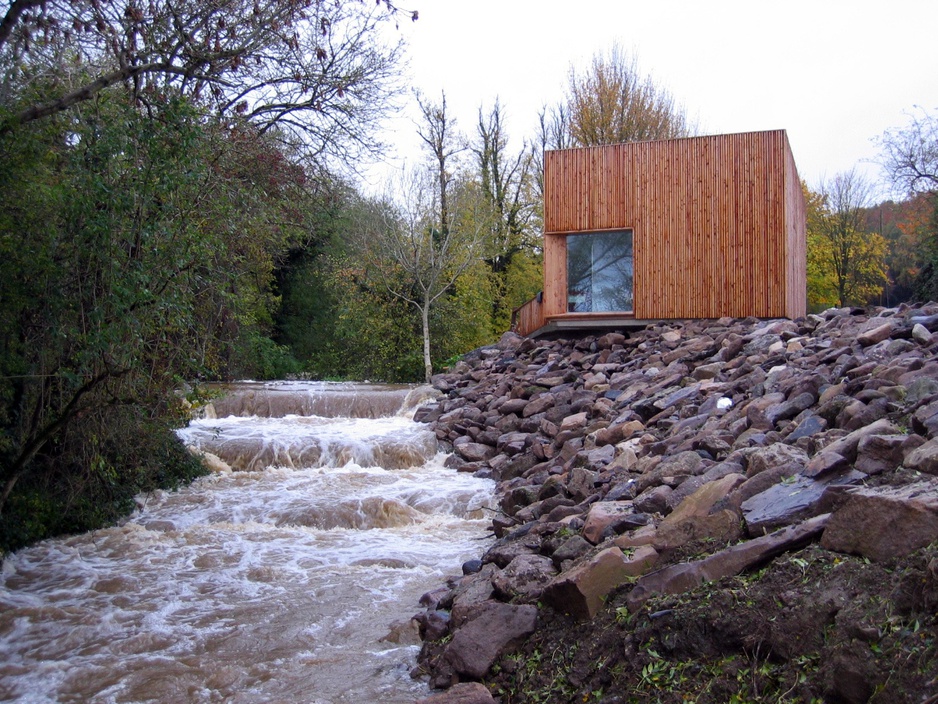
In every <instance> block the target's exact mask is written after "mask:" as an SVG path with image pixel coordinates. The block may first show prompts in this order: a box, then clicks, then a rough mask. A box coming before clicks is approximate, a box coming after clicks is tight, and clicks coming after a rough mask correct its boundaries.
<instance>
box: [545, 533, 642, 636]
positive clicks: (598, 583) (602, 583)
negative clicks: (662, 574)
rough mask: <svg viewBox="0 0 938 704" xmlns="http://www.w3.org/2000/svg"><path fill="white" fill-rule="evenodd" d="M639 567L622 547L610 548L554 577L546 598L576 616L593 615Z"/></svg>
mask: <svg viewBox="0 0 938 704" xmlns="http://www.w3.org/2000/svg"><path fill="white" fill-rule="evenodd" d="M639 568H640V567H639V566H638V565H633V566H630V565H629V564H628V561H627V560H626V558H625V555H624V554H623V553H622V551H621V550H620V549H619V548H616V547H613V548H607V549H605V550H603V551H602V552H599V553H597V554H596V555H595V556H594V557H592V558H591V559H590V560H588V561H587V562H584V563H582V564H580V565H577V566H576V567H574V568H573V569H570V570H567V571H566V572H563V573H561V574H560V575H558V576H557V577H555V578H554V580H553V581H552V582H551V583H550V584H548V585H547V588H546V589H545V590H544V600H545V601H546V602H547V603H548V604H550V605H551V606H552V607H553V608H554V609H556V610H557V611H560V612H562V613H568V614H570V615H571V616H574V617H575V618H579V619H589V618H593V616H595V615H596V612H597V611H599V609H600V607H601V606H602V604H603V598H604V597H605V596H606V595H607V594H608V593H609V592H611V591H612V590H613V589H615V588H616V587H618V586H619V585H620V584H622V583H623V582H624V581H625V580H626V579H628V578H629V577H630V576H633V574H632V573H633V572H634V571H635V570H636V569H639Z"/></svg>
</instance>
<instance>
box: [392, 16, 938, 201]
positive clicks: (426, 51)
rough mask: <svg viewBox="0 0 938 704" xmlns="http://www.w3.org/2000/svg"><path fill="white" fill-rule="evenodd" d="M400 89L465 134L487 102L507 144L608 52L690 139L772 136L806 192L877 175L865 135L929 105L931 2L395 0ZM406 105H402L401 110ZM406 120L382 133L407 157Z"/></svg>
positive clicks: (937, 61) (937, 90)
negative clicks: (680, 116)
mask: <svg viewBox="0 0 938 704" xmlns="http://www.w3.org/2000/svg"><path fill="white" fill-rule="evenodd" d="M407 2H409V3H411V4H405V3H404V2H403V1H399V3H398V4H400V5H402V6H404V7H406V8H407V9H416V10H418V11H419V13H420V19H419V20H418V21H417V22H413V23H411V22H405V21H402V22H401V29H400V31H401V33H402V34H403V36H404V38H405V39H406V41H407V43H408V49H407V54H408V56H409V59H410V72H409V83H410V85H412V86H413V87H415V88H418V89H420V90H421V91H422V92H424V93H425V94H427V95H428V96H430V97H433V98H436V99H438V98H439V95H440V91H441V90H445V91H446V98H447V104H448V107H449V109H450V110H451V111H452V114H453V115H455V116H456V118H457V124H458V126H459V127H460V128H461V129H462V130H463V131H464V132H466V133H471V132H472V131H473V130H474V128H475V124H476V119H477V114H478V109H479V106H480V105H484V106H485V107H486V108H488V107H490V106H491V104H492V103H493V102H494V100H495V98H496V97H498V98H499V99H500V101H501V104H502V106H503V108H504V110H505V112H506V113H507V119H508V129H509V131H510V133H511V135H512V137H513V138H515V139H517V140H519V142H520V139H521V138H524V137H531V136H533V135H534V134H535V131H536V125H537V113H538V111H539V110H540V108H541V107H542V106H543V105H545V104H552V103H554V102H556V101H557V100H558V99H559V98H560V97H561V95H562V94H563V90H564V86H565V84H566V78H567V74H568V72H569V68H570V65H571V64H573V65H575V66H585V65H586V64H587V63H588V62H589V60H590V58H591V57H592V56H593V54H595V53H596V52H597V51H608V50H609V49H610V47H611V46H612V45H613V43H615V42H618V43H619V44H620V46H621V47H622V48H624V49H626V50H628V51H631V52H633V53H634V54H635V55H636V56H637V58H638V62H639V66H640V70H641V71H642V72H643V73H645V74H651V75H652V76H653V78H654V79H655V81H656V83H657V84H658V85H659V86H661V87H664V88H666V89H667V90H669V91H670V92H671V93H672V94H673V95H674V97H675V99H676V100H677V101H678V102H679V103H682V104H683V105H684V107H685V109H686V111H687V113H688V114H689V116H690V117H691V118H692V119H696V121H697V123H698V125H699V127H698V131H699V132H700V133H701V134H720V133H728V132H746V131H757V130H767V129H777V128H783V129H785V130H787V132H788V138H789V140H790V142H791V145H792V150H793V152H794V155H795V161H796V163H797V165H798V170H799V173H800V175H801V177H802V178H804V179H805V180H807V181H808V183H809V184H810V185H812V186H814V185H817V183H818V181H819V180H820V179H821V178H824V177H827V178H829V177H832V176H833V175H835V174H836V173H838V172H841V171H845V170H848V169H850V168H852V167H854V166H856V167H858V168H860V169H862V170H864V172H866V173H867V174H868V175H869V176H870V177H871V178H878V177H879V169H878V167H877V166H876V165H875V164H874V163H871V162H874V161H875V160H876V158H877V153H878V150H877V147H876V144H875V143H874V141H873V140H874V138H876V137H878V136H880V135H881V134H882V133H883V131H884V130H886V129H888V128H891V127H897V126H901V125H903V124H905V123H906V121H907V114H908V113H909V112H910V111H913V110H915V109H916V108H915V106H921V107H922V108H926V109H928V110H930V111H935V110H938V51H936V39H938V0H881V1H880V2H871V1H869V0H853V1H847V0H843V1H841V0H812V1H811V2H805V1H803V0H785V1H784V2H779V1H778V0H776V1H774V2H767V1H766V2H762V1H759V0H748V1H745V2H744V1H732V2H730V1H721V0H711V1H710V2H704V1H703V0H696V1H694V0H642V1H641V2H637V1H634V0H618V1H616V0H568V1H566V2H554V1H551V0H541V1H537V0H407ZM411 102H412V101H411ZM412 119H413V118H407V119H399V120H396V121H395V122H393V123H392V125H391V127H390V129H389V131H388V133H387V134H386V138H387V139H389V140H390V141H392V142H394V143H395V144H397V152H398V158H399V161H398V162H397V163H400V159H405V158H406V159H407V160H408V161H411V162H413V161H414V160H415V156H414V150H415V149H416V148H417V142H416V138H415V136H414V130H415V127H414V124H413V122H412V121H411V120H412Z"/></svg>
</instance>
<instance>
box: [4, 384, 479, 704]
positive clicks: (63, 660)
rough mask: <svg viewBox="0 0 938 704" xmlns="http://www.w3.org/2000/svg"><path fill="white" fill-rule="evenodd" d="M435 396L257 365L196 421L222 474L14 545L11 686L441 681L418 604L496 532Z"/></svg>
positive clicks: (365, 694) (362, 685) (286, 693)
mask: <svg viewBox="0 0 938 704" xmlns="http://www.w3.org/2000/svg"><path fill="white" fill-rule="evenodd" d="M420 398H421V397H420V390H419V389H413V388H410V387H375V386H365V385H351V384H324V383H299V382H290V383H281V384H251V383H246V384H241V385H238V386H237V387H236V388H234V389H233V390H232V393H231V394H230V395H229V396H228V397H226V398H225V399H222V400H220V401H216V402H215V403H214V404H213V408H209V413H207V414H206V415H207V417H206V418H204V419H201V420H198V421H194V422H193V423H192V424H191V425H190V427H188V428H186V429H184V430H182V431H180V435H181V437H182V438H183V439H184V441H185V442H186V443H187V444H190V445H193V446H196V447H198V448H200V449H202V450H203V451H204V452H207V453H210V454H209V455H208V457H209V459H210V461H211V463H212V464H213V465H214V467H215V469H216V470H217V471H216V472H214V473H213V474H212V475H211V476H209V477H205V478H203V479H200V480H198V481H197V482H195V483H193V484H192V485H191V486H189V487H187V488H185V489H182V490H180V491H178V492H173V493H168V492H157V493H154V494H150V495H147V496H142V497H139V499H138V502H139V503H140V505H141V507H140V509H139V510H138V511H137V512H136V513H135V514H134V515H133V516H132V517H131V518H130V519H128V520H127V521H126V522H124V523H123V524H122V525H120V526H117V527H114V528H108V529H105V530H100V531H95V532H93V533H88V534H84V535H79V536H74V537H69V538H65V539H56V540H48V541H44V542H43V543H41V544H39V545H36V546H34V547H32V548H28V549H25V550H22V551H20V552H18V553H16V554H14V555H12V556H10V557H9V558H8V559H7V560H6V561H5V562H4V565H3V572H2V575H0V701H22V702H102V703H103V702H237V703H254V702H265V703H266V702H308V703H310V704H318V703H326V702H328V703H333V704H339V703H343V704H344V703H345V702H356V703H368V702H382V703H392V702H412V701H413V700H414V699H415V698H418V697H421V696H426V694H427V689H426V687H425V685H422V684H420V683H419V682H415V681H414V680H412V679H411V678H410V677H409V671H410V669H411V668H412V667H413V666H414V662H415V660H414V659H415V655H416V653H417V651H418V649H419V646H418V645H417V639H416V637H415V635H414V631H413V627H412V625H409V623H408V622H409V618H410V616H411V615H413V614H414V613H415V612H416V611H418V610H419V607H418V604H417V601H418V599H419V597H420V595H421V594H422V593H423V592H425V591H427V590H428V589H432V588H434V587H437V586H439V585H440V584H441V583H442V581H443V578H444V577H445V575H447V574H452V573H454V572H458V570H459V566H460V564H461V562H462V561H464V560H466V559H468V558H470V557H475V556H477V555H478V554H479V552H480V551H481V546H480V543H479V540H480V539H483V538H484V536H485V526H486V525H487V522H486V521H485V520H484V514H485V512H486V509H487V507H488V505H489V502H490V501H491V497H492V489H493V486H492V484H491V482H489V481H486V480H481V479H476V478H473V477H471V476H468V475H464V474H458V473H456V472H454V471H452V470H449V469H446V468H444V466H443V459H444V457H443V456H442V455H440V454H439V453H437V450H436V442H435V439H434V437H433V434H432V433H431V432H429V431H428V430H427V429H426V428H425V427H424V426H422V425H419V424H417V423H414V422H413V420H411V416H412V413H413V410H414V406H415V404H417V403H418V402H419V401H420ZM230 470H234V471H230Z"/></svg>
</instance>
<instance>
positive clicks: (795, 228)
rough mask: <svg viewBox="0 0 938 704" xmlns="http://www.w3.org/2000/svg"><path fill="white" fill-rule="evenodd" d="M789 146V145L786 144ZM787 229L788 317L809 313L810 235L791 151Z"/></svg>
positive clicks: (787, 158)
mask: <svg viewBox="0 0 938 704" xmlns="http://www.w3.org/2000/svg"><path fill="white" fill-rule="evenodd" d="M786 145H787V142H786ZM785 207H786V209H785V228H786V236H787V238H788V300H787V301H786V306H787V308H788V317H789V318H797V317H800V316H802V315H805V314H806V313H807V306H808V296H807V287H808V279H807V276H808V265H807V260H808V249H807V248H808V235H807V224H806V218H807V204H806V203H805V200H804V190H803V189H802V188H801V179H800V178H798V169H797V168H795V158H794V156H793V155H792V153H791V149H790V148H787V149H786V151H785Z"/></svg>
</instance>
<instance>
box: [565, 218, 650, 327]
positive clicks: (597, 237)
mask: <svg viewBox="0 0 938 704" xmlns="http://www.w3.org/2000/svg"><path fill="white" fill-rule="evenodd" d="M633 291H634V289H633V286H632V231H631V230H619V231H616V232H592V233H587V234H578V235H567V311H568V312H570V313H602V312H606V311H618V312H631V311H632V309H633V308H632V306H633Z"/></svg>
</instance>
